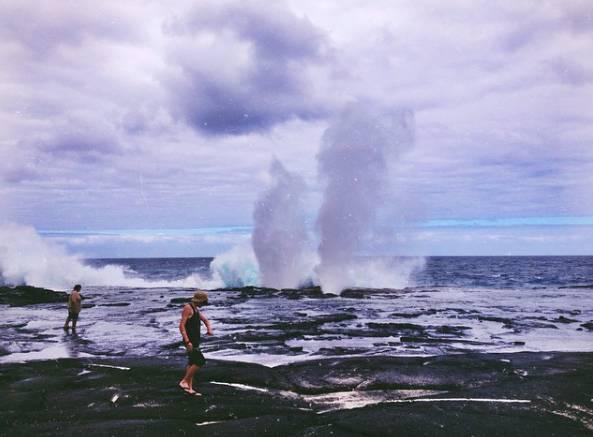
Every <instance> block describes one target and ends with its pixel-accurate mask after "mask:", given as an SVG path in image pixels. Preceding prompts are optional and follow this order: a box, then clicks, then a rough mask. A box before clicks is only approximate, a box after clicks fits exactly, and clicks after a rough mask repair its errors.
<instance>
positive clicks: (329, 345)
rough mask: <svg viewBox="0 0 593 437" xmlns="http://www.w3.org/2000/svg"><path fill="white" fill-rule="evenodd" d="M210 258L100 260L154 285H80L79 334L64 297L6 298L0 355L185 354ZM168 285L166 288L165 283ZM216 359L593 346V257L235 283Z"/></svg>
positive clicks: (213, 315) (224, 294)
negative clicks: (325, 280) (403, 275)
mask: <svg viewBox="0 0 593 437" xmlns="http://www.w3.org/2000/svg"><path fill="white" fill-rule="evenodd" d="M211 262H212V258H141V259H94V260H87V261H86V264H87V265H89V266H92V267H94V268H101V267H104V266H108V265H116V266H120V267H121V268H123V269H124V271H125V273H126V276H128V277H130V278H138V279H142V280H144V281H151V282H154V283H155V284H158V286H155V287H150V288H146V287H120V286H92V285H87V284H83V290H82V294H83V296H84V307H83V311H82V313H81V316H80V320H79V329H78V332H77V333H76V334H72V333H66V332H64V331H63V330H62V325H63V322H64V319H65V317H66V308H65V305H63V304H37V305H34V306H26V307H11V306H7V305H2V308H1V309H0V311H1V314H2V320H1V321H0V323H1V326H2V336H1V338H0V341H1V342H0V355H1V356H0V362H14V361H27V360H35V359H47V358H60V357H89V356H96V357H114V356H130V357H135V356H158V357H161V358H178V357H180V356H183V353H184V351H183V348H182V346H181V344H180V335H179V331H178V324H179V318H180V313H181V308H182V306H183V299H184V298H188V297H190V296H191V295H192V293H193V289H192V288H188V287H185V286H183V285H179V284H180V280H182V279H183V278H187V277H188V276H191V275H199V276H200V277H205V278H207V277H208V275H209V266H210V263H211ZM169 283H170V284H171V285H167V284H169ZM209 295H210V302H209V304H208V306H206V307H205V308H204V309H203V310H204V313H205V314H207V316H208V317H209V319H210V320H211V321H212V324H213V328H214V335H213V336H211V337H204V338H203V343H202V346H201V347H202V351H203V352H204V354H205V355H206V357H207V358H216V359H228V360H237V361H247V362H257V363H261V364H266V365H277V364H282V363H289V362H295V361H301V360H306V359H311V358H319V357H338V356H370V355H385V356H427V355H442V354H458V353H468V352H519V351H593V331H592V328H593V323H592V322H593V257H587V256H575V257H554V256H550V257H512V256H503V257H431V258H427V259H426V263H425V265H424V268H422V269H421V270H418V271H417V272H415V273H414V275H413V276H412V278H410V281H409V286H408V287H405V288H400V289H362V288H358V289H351V290H346V291H345V292H343V293H342V294H341V295H324V294H323V293H320V292H319V290H317V289H314V288H308V289H303V290H272V289H259V288H256V287H230V288H224V289H217V290H211V291H209Z"/></svg>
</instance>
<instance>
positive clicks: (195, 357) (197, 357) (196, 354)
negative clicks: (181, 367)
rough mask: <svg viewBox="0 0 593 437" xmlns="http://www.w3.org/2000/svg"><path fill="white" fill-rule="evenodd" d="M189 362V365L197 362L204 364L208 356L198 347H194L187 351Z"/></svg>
mask: <svg viewBox="0 0 593 437" xmlns="http://www.w3.org/2000/svg"><path fill="white" fill-rule="evenodd" d="M187 363H188V365H190V366H191V365H192V364H195V365H196V366H203V365H204V364H205V363H206V358H204V355H202V351H200V349H198V348H193V349H192V350H191V351H190V352H188V353H187Z"/></svg>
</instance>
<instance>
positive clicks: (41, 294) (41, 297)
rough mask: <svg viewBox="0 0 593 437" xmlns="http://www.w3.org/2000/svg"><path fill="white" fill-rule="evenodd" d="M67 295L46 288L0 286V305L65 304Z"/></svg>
mask: <svg viewBox="0 0 593 437" xmlns="http://www.w3.org/2000/svg"><path fill="white" fill-rule="evenodd" d="M67 301H68V293H64V292H63V291H53V290H48V289H46V288H39V287H30V286H28V285H18V286H16V287H2V286H0V304H5V305H11V306H23V305H34V304H40V303H55V302H67Z"/></svg>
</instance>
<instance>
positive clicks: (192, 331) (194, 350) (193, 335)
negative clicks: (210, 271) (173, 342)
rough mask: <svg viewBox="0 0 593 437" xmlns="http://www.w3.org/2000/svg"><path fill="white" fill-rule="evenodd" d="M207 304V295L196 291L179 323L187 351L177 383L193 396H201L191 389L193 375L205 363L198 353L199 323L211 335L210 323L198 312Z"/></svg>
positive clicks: (184, 309) (184, 308) (199, 352)
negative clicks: (185, 364)
mask: <svg viewBox="0 0 593 437" xmlns="http://www.w3.org/2000/svg"><path fill="white" fill-rule="evenodd" d="M207 303H208V295H207V294H206V292H204V291H196V292H195V293H194V296H193V297H192V299H191V302H190V303H188V304H187V305H185V306H184V307H183V311H182V312H181V321H180V322H179V332H181V336H182V338H183V344H184V345H185V348H186V349H187V367H186V369H185V376H184V377H183V379H182V380H181V381H179V387H181V388H182V389H183V390H184V391H185V392H186V393H188V394H190V395H194V396H201V393H198V392H197V391H195V390H194V388H193V381H194V375H195V374H196V372H197V371H198V369H199V368H200V367H202V366H203V365H204V363H205V362H206V359H205V358H204V355H202V352H201V351H200V326H201V323H204V325H205V326H206V333H207V334H208V335H212V326H211V325H210V321H209V320H208V319H207V318H206V316H205V315H204V314H203V313H202V312H201V311H200V307H201V306H202V305H206V304H207Z"/></svg>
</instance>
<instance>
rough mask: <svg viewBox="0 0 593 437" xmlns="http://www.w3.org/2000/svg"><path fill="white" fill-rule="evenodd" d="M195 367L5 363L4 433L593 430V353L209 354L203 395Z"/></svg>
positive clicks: (0, 376) (123, 361)
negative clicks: (181, 384)
mask: <svg viewBox="0 0 593 437" xmlns="http://www.w3.org/2000/svg"><path fill="white" fill-rule="evenodd" d="M103 366H116V367H103ZM183 367H184V361H183V360H181V359H168V360H167V359H155V358H153V359H144V358H120V359H117V358H112V359H101V360H99V359H62V360H51V361H38V362H29V363H26V364H3V365H0V391H1V392H2V396H1V397H0V433H1V434H2V435H25V436H28V435H34V436H50V435H64V436H72V435H77V436H80V435H81V434H84V435H85V436H104V435H117V436H131V435H147V436H153V435H154V436H162V435H192V434H199V435H209V436H218V435H220V436H222V435H239V436H243V435H245V436H251V435H269V436H277V435H283V436H329V435H334V436H364V435H367V436H368V435H406V436H429V435H430V436H441V435H442V436H450V435H455V436H470V435H474V436H500V435H505V436H553V435H556V436H585V435H591V434H592V433H593V400H592V399H593V379H592V378H591V375H592V374H593V353H516V354H461V355H448V356H439V357H417V358H405V357H382V356H375V357H357V358H336V357H334V358H328V359H319V360H311V361H305V362H300V363H292V364H288V365H282V366H278V367H274V368H270V367H265V366H261V365H258V364H248V363H237V362H225V361H217V360H209V361H208V363H207V364H206V366H205V367H204V368H203V369H201V370H200V372H199V373H198V379H197V381H198V382H197V384H195V388H196V389H197V390H199V391H200V392H201V393H202V394H203V396H202V397H193V396H190V395H187V394H185V393H184V392H183V391H182V390H181V389H179V388H178V386H177V382H178V380H179V379H180V377H181V374H182V372H183ZM497 400H498V401H499V402H496V401H497ZM502 401H506V402H502ZM517 401H521V402H517Z"/></svg>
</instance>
